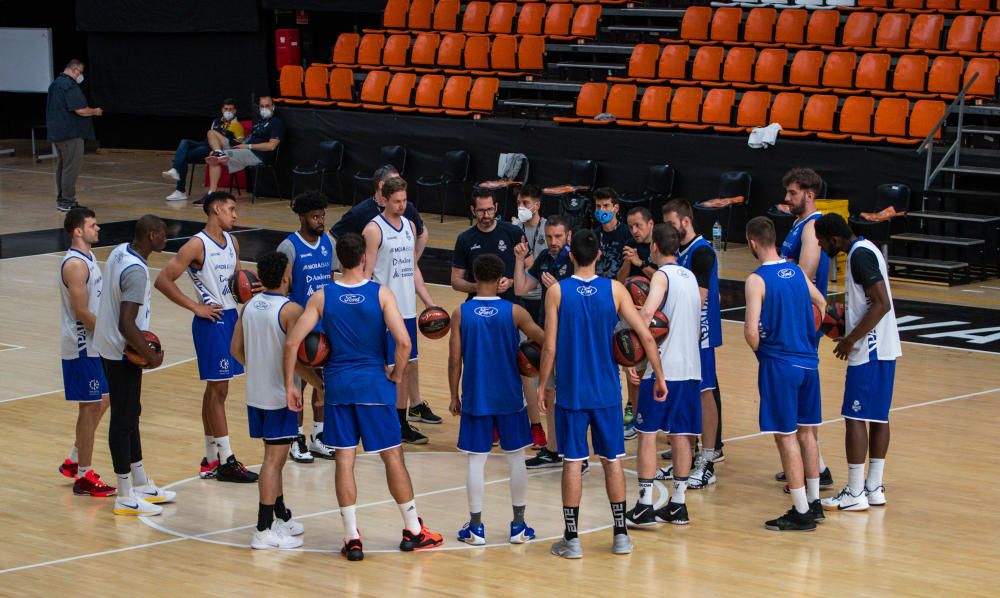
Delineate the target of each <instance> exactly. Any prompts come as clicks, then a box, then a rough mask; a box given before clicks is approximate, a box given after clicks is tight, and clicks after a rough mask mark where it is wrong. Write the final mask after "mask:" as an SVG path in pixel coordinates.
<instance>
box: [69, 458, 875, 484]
mask: <svg viewBox="0 0 1000 598" xmlns="http://www.w3.org/2000/svg"><path fill="white" fill-rule="evenodd" d="M884 468H885V459H869V460H868V480H867V481H866V482H865V487H866V488H868V489H869V490H875V489H876V488H878V487H879V486H881V485H882V470H883V469H884ZM80 471H83V468H82V467H81V468H80ZM81 475H82V474H81Z"/></svg>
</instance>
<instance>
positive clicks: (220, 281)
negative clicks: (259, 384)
mask: <svg viewBox="0 0 1000 598" xmlns="http://www.w3.org/2000/svg"><path fill="white" fill-rule="evenodd" d="M202 208H203V209H204V210H205V214H207V215H208V222H206V223H205V228H204V229H202V231H201V232H199V233H198V234H196V235H195V236H193V237H191V239H190V240H188V242H187V243H185V244H184V245H183V246H182V247H181V249H180V251H178V252H177V255H175V256H174V257H173V258H171V260H170V261H169V262H167V265H166V266H164V267H163V269H162V270H160V274H159V276H157V277H156V288H157V290H159V291H160V292H161V293H163V294H164V295H166V296H167V298H168V299H170V300H171V301H173V302H174V303H176V304H177V305H179V306H181V307H183V308H184V309H187V310H189V311H191V312H192V313H194V319H193V320H192V321H191V336H192V337H193V338H194V349H195V353H196V354H197V355H198V373H199V375H200V377H201V379H202V380H204V381H205V394H204V395H202V403H201V421H202V426H203V427H204V430H205V457H204V458H203V459H202V462H201V469H200V471H199V475H200V476H201V477H202V478H213V477H214V478H215V479H216V480H218V481H220V482H241V483H247V482H256V481H257V474H256V473H254V472H252V471H250V470H248V469H247V468H246V467H244V466H243V464H242V463H240V462H239V461H238V460H237V459H236V456H235V455H233V449H232V447H231V446H230V444H229V424H228V423H227V422H226V397H227V396H228V395H229V380H230V379H232V378H233V377H234V376H239V375H242V374H243V366H242V365H240V363H239V362H237V361H236V360H235V359H233V356H232V354H231V353H230V352H229V346H230V344H231V343H232V340H233V330H234V329H235V328H236V319H237V317H238V315H237V311H236V300H235V299H234V298H233V296H232V294H231V293H230V291H229V280H230V279H231V278H232V277H233V275H234V274H235V273H236V270H237V269H238V268H239V265H240V259H239V255H240V245H239V243H238V242H237V241H236V238H235V237H233V236H232V235H230V234H229V231H231V230H233V227H234V226H236V198H234V197H233V196H232V195H230V194H228V193H219V192H216V193H209V194H208V195H207V196H206V198H205V203H204V204H202ZM185 271H187V273H188V275H190V277H191V282H192V284H193V285H194V290H195V293H196V295H197V300H194V299H191V298H190V297H188V296H187V295H185V294H184V292H183V291H181V290H180V288H179V287H178V286H177V279H178V278H180V276H181V274H183V273H184V272H185Z"/></svg>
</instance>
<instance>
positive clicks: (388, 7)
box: [382, 0, 410, 29]
mask: <svg viewBox="0 0 1000 598" xmlns="http://www.w3.org/2000/svg"><path fill="white" fill-rule="evenodd" d="M409 9H410V1H409V0H388V1H387V2H386V3H385V9H384V10H383V11H382V26H383V27H385V28H386V29H406V13H407V12H408V11H409Z"/></svg>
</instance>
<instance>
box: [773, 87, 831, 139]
mask: <svg viewBox="0 0 1000 598" xmlns="http://www.w3.org/2000/svg"><path fill="white" fill-rule="evenodd" d="M836 113H837V96H831V95H819V94H817V95H813V96H809V101H807V102H806V107H805V109H804V110H803V111H802V130H801V131H786V132H784V134H785V135H791V136H793V137H805V136H808V135H813V134H816V133H821V132H822V133H832V132H833V120H834V116H835V115H836Z"/></svg>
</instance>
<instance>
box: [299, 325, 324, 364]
mask: <svg viewBox="0 0 1000 598" xmlns="http://www.w3.org/2000/svg"><path fill="white" fill-rule="evenodd" d="M329 357H330V341H329V340H327V338H326V335H325V334H323V333H322V332H318V331H316V330H313V331H312V332H310V333H309V334H307V335H306V337H305V338H304V339H302V344H300V345H299V351H298V358H299V363H301V364H302V365H307V366H309V367H314V368H318V367H322V366H323V365H325V364H326V360H327V358H329Z"/></svg>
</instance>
